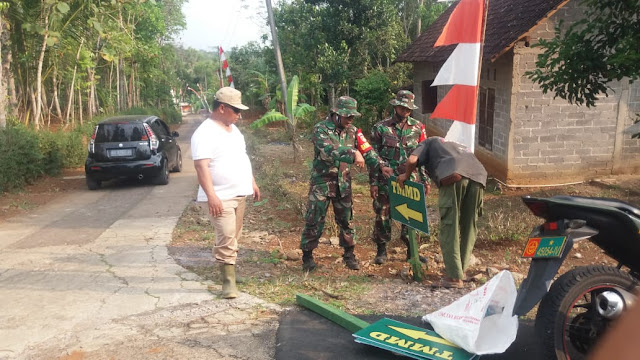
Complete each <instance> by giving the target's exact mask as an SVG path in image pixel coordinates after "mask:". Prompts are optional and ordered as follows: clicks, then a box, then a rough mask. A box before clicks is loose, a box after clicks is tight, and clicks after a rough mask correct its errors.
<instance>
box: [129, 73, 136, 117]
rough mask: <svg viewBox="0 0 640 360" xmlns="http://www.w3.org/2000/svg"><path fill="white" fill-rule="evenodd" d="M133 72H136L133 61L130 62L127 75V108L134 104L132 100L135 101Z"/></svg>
mask: <svg viewBox="0 0 640 360" xmlns="http://www.w3.org/2000/svg"><path fill="white" fill-rule="evenodd" d="M135 73H136V68H135V66H134V64H133V62H132V63H131V75H130V76H129V91H128V92H129V99H128V101H127V105H129V109H131V108H132V107H133V106H134V101H135V96H136V89H135V78H134V76H135Z"/></svg>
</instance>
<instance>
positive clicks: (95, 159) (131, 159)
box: [84, 115, 182, 190]
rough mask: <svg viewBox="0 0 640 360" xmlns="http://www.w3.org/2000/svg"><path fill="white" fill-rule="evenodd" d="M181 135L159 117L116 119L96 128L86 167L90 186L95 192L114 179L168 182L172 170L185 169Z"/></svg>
mask: <svg viewBox="0 0 640 360" xmlns="http://www.w3.org/2000/svg"><path fill="white" fill-rule="evenodd" d="M177 137H178V132H176V131H174V132H171V131H169V127H168V126H167V124H165V123H164V122H163V121H162V120H160V119H159V118H158V117H156V116H150V115H128V116H116V117H112V118H109V119H106V120H104V121H101V122H99V123H98V125H96V127H95V129H94V131H93V135H92V136H91V140H90V141H89V155H88V156H87V161H86V162H85V164H84V171H85V174H86V178H87V187H89V189H90V190H95V189H98V188H99V187H100V185H101V184H102V182H103V181H106V180H110V179H115V178H138V179H143V178H149V179H151V181H152V182H153V183H154V184H158V185H166V184H168V183H169V171H175V172H180V171H181V170H182V152H181V150H180V146H178V143H177V142H176V138H177Z"/></svg>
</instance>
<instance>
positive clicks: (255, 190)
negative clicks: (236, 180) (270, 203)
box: [253, 179, 260, 201]
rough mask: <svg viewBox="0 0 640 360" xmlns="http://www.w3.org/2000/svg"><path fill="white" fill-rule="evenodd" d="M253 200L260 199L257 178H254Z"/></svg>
mask: <svg viewBox="0 0 640 360" xmlns="http://www.w3.org/2000/svg"><path fill="white" fill-rule="evenodd" d="M253 200H255V201H260V188H259V187H258V184H256V179H253Z"/></svg>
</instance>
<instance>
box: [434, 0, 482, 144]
mask: <svg viewBox="0 0 640 360" xmlns="http://www.w3.org/2000/svg"><path fill="white" fill-rule="evenodd" d="M484 7H485V0H460V2H459V3H458V5H457V6H456V8H455V9H453V12H452V13H451V16H450V17H449V20H448V21H447V23H446V25H445V26H444V29H443V30H442V34H440V37H439V38H438V40H436V43H435V44H434V45H433V46H434V47H438V46H444V45H453V44H458V46H456V48H455V50H453V53H452V54H451V55H450V56H449V58H448V59H447V61H446V62H445V63H444V65H443V66H442V68H441V69H440V71H439V72H438V75H436V78H435V79H434V81H433V84H432V85H431V86H437V85H453V87H452V88H451V90H449V92H448V93H447V95H445V97H444V98H443V99H442V100H441V101H440V102H439V103H438V105H437V106H436V108H435V110H434V111H433V113H432V114H431V117H432V118H441V119H450V120H454V121H453V124H451V127H450V128H449V131H448V132H447V135H446V136H445V139H446V140H448V141H455V142H457V143H460V144H463V145H466V146H467V147H468V148H469V149H471V151H473V150H474V145H475V130H476V127H475V124H476V112H477V110H476V108H477V105H478V71H479V67H480V48H481V46H480V45H481V43H482V33H483V19H484V13H485V11H484Z"/></svg>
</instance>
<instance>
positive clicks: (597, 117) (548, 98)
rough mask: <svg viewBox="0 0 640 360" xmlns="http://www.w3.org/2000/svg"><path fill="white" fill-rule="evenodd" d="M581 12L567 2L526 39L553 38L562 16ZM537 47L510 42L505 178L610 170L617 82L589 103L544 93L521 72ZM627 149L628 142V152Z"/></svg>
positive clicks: (541, 178)
mask: <svg viewBox="0 0 640 360" xmlns="http://www.w3.org/2000/svg"><path fill="white" fill-rule="evenodd" d="M581 14H582V9H580V8H579V6H578V2H575V1H572V2H569V3H568V4H567V5H565V7H563V8H562V9H560V10H559V11H558V12H556V13H555V14H554V15H553V16H552V17H551V18H549V19H548V20H546V21H544V22H542V23H541V24H540V25H539V26H537V27H536V28H534V29H533V30H532V31H531V32H530V42H531V44H534V43H535V42H537V41H538V40H539V39H549V38H552V37H553V36H554V34H555V33H554V28H555V26H556V24H557V22H558V21H559V20H560V19H561V18H564V19H565V21H566V22H570V21H571V20H573V19H577V18H578V17H579V16H581ZM540 52H541V50H540V49H538V48H531V47H528V46H526V44H525V42H524V41H522V42H519V43H517V44H516V45H515V47H514V58H513V59H514V60H513V62H514V67H513V71H514V73H513V79H514V89H515V91H514V94H513V99H514V100H513V104H512V105H513V107H514V108H513V114H514V115H513V118H514V121H513V134H512V148H511V162H510V166H509V173H508V179H507V181H508V182H510V183H521V182H523V181H524V182H529V183H554V182H558V181H571V180H583V179H588V178H593V177H597V176H601V175H606V174H611V173H612V169H613V165H614V163H613V162H614V148H615V142H616V131H617V129H618V110H619V102H620V100H621V95H620V94H621V93H622V91H621V90H622V87H621V84H620V83H618V82H615V83H611V84H609V85H610V87H611V88H612V90H610V91H609V92H608V96H607V97H605V96H603V97H601V98H600V99H599V100H598V102H597V106H596V107H594V108H587V107H586V106H578V105H572V104H569V103H568V102H567V101H566V100H563V99H559V98H558V99H554V98H553V94H552V93H547V94H543V93H542V90H541V89H540V88H539V87H538V86H537V85H536V84H534V83H533V82H532V81H531V80H530V79H529V78H528V77H527V76H525V72H526V71H530V70H534V69H535V68H536V65H535V62H536V58H537V55H538V54H539V53H540ZM636 91H637V90H636ZM631 148H633V144H630V146H629V151H631Z"/></svg>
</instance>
